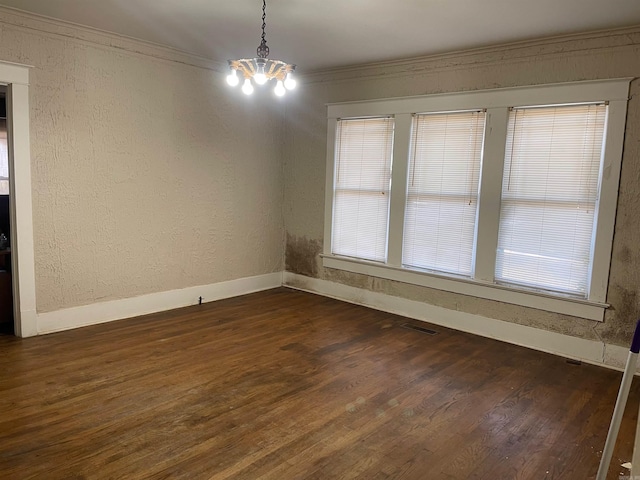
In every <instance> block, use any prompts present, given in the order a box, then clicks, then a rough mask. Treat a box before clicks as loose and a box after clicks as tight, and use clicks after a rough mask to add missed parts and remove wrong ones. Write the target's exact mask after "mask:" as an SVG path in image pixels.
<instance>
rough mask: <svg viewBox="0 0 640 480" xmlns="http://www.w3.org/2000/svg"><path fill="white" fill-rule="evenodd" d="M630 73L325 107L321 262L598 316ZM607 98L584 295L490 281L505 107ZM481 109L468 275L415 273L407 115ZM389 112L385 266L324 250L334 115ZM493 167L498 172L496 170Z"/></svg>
mask: <svg viewBox="0 0 640 480" xmlns="http://www.w3.org/2000/svg"><path fill="white" fill-rule="evenodd" d="M630 81H631V79H630V78H621V79H612V80H593V81H583V82H571V83H560V84H546V85H532V86H524V87H512V88H502V89H493V90H478V91H470V92H458V93H446V94H435V95H424V96H416V97H401V98H390V99H381V100H367V101H360V102H349V103H334V104H328V105H327V162H326V185H325V225H324V250H323V254H322V255H321V257H322V261H323V266H324V267H327V268H335V269H340V270H345V271H349V272H353V273H360V274H364V275H370V276H374V277H380V278H386V279H389V280H395V281H399V282H405V283H410V284H415V285H420V286H424V287H428V288H434V289H438V290H444V291H448V292H453V293H459V294H463V295H470V296H474V297H479V298H486V299H490V300H496V301H501V302H505V303H510V304H515V305H521V306H525V307H532V308H537V309H541V310H546V311H551V312H556V313H561V314H566V315H572V316H576V317H582V318H587V319H591V320H598V321H602V320H603V319H604V311H605V309H606V308H607V307H608V305H607V304H606V295H607V287H608V280H609V268H610V261H611V249H612V246H613V233H614V225H615V214H616V208H617V200H618V186H619V181H620V168H621V164H622V150H623V142H624V133H625V123H626V113H627V101H628V94H629V84H630ZM599 101H603V102H607V103H608V105H609V112H608V118H607V124H606V130H605V139H604V144H605V151H604V156H603V165H602V171H603V172H604V173H603V175H602V180H601V185H600V196H599V201H598V205H597V213H596V230H595V235H594V255H593V263H592V267H591V276H590V286H589V289H588V290H589V297H588V298H586V299H585V298H579V297H573V296H569V295H563V294H560V293H558V294H553V293H549V292H542V291H537V290H530V289H527V288H524V287H516V286H509V285H502V284H497V283H496V282H495V279H494V273H495V261H496V248H495V247H496V245H497V240H498V229H499V222H500V201H501V191H502V171H503V165H504V156H505V145H506V141H505V140H506V135H507V120H508V112H509V108H511V107H525V106H538V105H540V106H542V105H562V104H571V103H592V102H599ZM481 109H485V110H486V126H485V129H486V130H485V142H484V148H483V155H482V158H483V160H482V166H481V173H480V189H479V190H480V194H479V198H478V219H477V241H476V245H475V249H476V255H475V259H474V260H475V263H474V269H473V270H474V272H475V274H474V276H473V277H472V278H464V277H458V276H456V275H451V274H445V273H436V272H431V271H422V270H419V269H413V268H407V267H404V266H403V265H402V243H403V231H404V212H405V206H406V195H407V176H408V166H409V155H410V144H411V135H412V132H411V124H412V115H413V114H415V113H430V112H433V113H438V112H453V111H463V110H481ZM385 115H386V116H393V117H394V118H395V136H394V142H393V158H392V176H391V194H390V202H391V205H390V209H389V223H388V225H389V227H388V228H389V231H388V247H387V248H388V254H387V262H386V264H380V263H377V262H375V263H374V262H369V261H366V260H360V259H355V258H349V257H341V256H339V255H333V254H331V239H332V231H331V228H332V216H333V188H334V185H333V181H334V161H335V158H334V157H335V146H336V143H335V142H336V125H337V120H338V119H339V118H354V117H370V116H385ZM496 172H499V173H498V174H496Z"/></svg>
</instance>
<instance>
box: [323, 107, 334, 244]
mask: <svg viewBox="0 0 640 480" xmlns="http://www.w3.org/2000/svg"><path fill="white" fill-rule="evenodd" d="M327 123H328V125H327V170H326V177H325V192H324V197H325V198H324V211H325V215H324V247H323V252H324V253H325V254H326V255H329V254H330V253H331V238H332V229H333V189H334V188H335V152H336V128H337V125H338V121H337V119H335V118H329V120H328V122H327Z"/></svg>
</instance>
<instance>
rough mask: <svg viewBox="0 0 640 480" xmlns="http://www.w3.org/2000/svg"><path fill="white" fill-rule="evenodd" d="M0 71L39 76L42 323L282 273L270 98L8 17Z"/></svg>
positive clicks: (1, 20) (137, 47) (33, 98)
mask: <svg viewBox="0 0 640 480" xmlns="http://www.w3.org/2000/svg"><path fill="white" fill-rule="evenodd" d="M0 60H4V61H10V62H18V63H23V64H28V65H33V67H34V68H33V69H32V70H31V76H30V81H31V85H30V103H31V117H30V120H31V156H32V165H31V168H32V194H33V224H34V230H35V232H34V240H35V269H36V272H35V273H36V294H37V309H38V311H39V312H47V311H52V310H57V309H61V308H65V307H72V306H77V305H83V304H91V303H94V302H98V301H106V300H113V299H119V298H125V297H133V296H137V295H141V294H147V293H154V292H162V291H167V290H172V289H179V288H185V287H189V286H196V285H204V284H211V283H216V282H221V281H226V280H231V279H236V278H241V277H248V276H254V275H260V274H265V273H271V272H277V271H281V270H282V268H283V263H282V243H283V225H282V189H283V187H282V168H281V167H282V164H281V156H280V153H281V140H282V121H281V119H282V116H281V115H282V109H281V107H275V108H277V109H276V110H271V108H274V107H271V106H272V105H273V102H272V101H271V99H269V101H262V102H261V101H260V99H259V98H257V96H254V97H253V98H252V99H251V100H248V99H246V98H245V97H244V95H242V94H239V92H238V91H236V92H235V93H232V92H230V91H229V89H228V88H226V86H225V85H223V76H222V74H221V73H219V72H215V71H212V70H211V69H210V68H204V67H205V66H206V65H205V64H204V62H203V61H202V60H199V59H195V58H193V57H188V56H186V55H183V54H180V53H178V52H172V51H170V50H166V49H163V48H159V47H155V46H151V45H148V44H143V43H140V42H135V41H132V40H128V39H122V38H119V37H115V36H109V35H105V34H100V33H98V32H91V31H87V30H86V29H82V28H75V27H70V26H61V25H59V24H56V23H51V22H47V21H44V20H42V19H37V18H29V17H26V16H24V15H19V14H16V13H15V12H10V11H4V10H0ZM274 119H275V120H274Z"/></svg>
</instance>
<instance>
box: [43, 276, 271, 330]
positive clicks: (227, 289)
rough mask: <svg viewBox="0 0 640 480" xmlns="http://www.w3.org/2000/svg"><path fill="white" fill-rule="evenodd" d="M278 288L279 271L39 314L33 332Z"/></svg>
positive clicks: (93, 322) (83, 324)
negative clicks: (36, 326)
mask: <svg viewBox="0 0 640 480" xmlns="http://www.w3.org/2000/svg"><path fill="white" fill-rule="evenodd" d="M280 286H282V272H275V273H267V274H264V275H256V276H253V277H244V278H238V279H235V280H229V281H225V282H219V283H213V284H209V285H200V286H196V287H188V288H182V289H178V290H170V291H166V292H158V293H151V294H148V295H141V296H138V297H131V298H124V299H121V300H111V301H108V302H100V303H92V304H89V305H83V306H79V307H71V308H65V309H62V310H56V311H53V312H46V313H39V314H38V315H37V323H38V332H37V333H38V334H39V335H42V334H48V333H55V332H60V331H63V330H71V329H73V328H79V327H86V326H89V325H97V324H100V323H106V322H112V321H115V320H123V319H126V318H132V317H137V316H140V315H147V314H150V313H157V312H164V311H167V310H173V309H176V308H181V307H187V306H190V305H197V304H198V301H199V297H202V302H203V303H207V302H214V301H216V300H222V299H225V298H231V297H237V296H240V295H246V294H249V293H255V292H259V291H262V290H269V289H272V288H277V287H280Z"/></svg>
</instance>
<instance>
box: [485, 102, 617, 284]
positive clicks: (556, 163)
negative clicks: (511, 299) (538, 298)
mask: <svg viewBox="0 0 640 480" xmlns="http://www.w3.org/2000/svg"><path fill="white" fill-rule="evenodd" d="M606 113H607V107H606V105H604V104H599V105H572V106H557V107H548V108H519V109H514V110H512V111H511V112H510V114H509V127H508V130H507V144H506V155H505V163H504V174H503V180H502V200H501V210H500V233H499V237H498V252H497V262H496V280H498V281H500V282H506V283H513V284H519V285H524V286H529V287H535V288H540V289H545V290H553V291H558V292H565V293H569V294H576V295H580V296H586V295H587V289H588V287H589V282H588V281H589V268H590V266H591V258H592V248H591V247H592V240H593V233H594V228H593V227H594V222H595V210H596V205H597V200H598V183H599V173H600V164H601V161H600V160H601V157H602V142H603V135H604V126H605V120H606Z"/></svg>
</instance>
